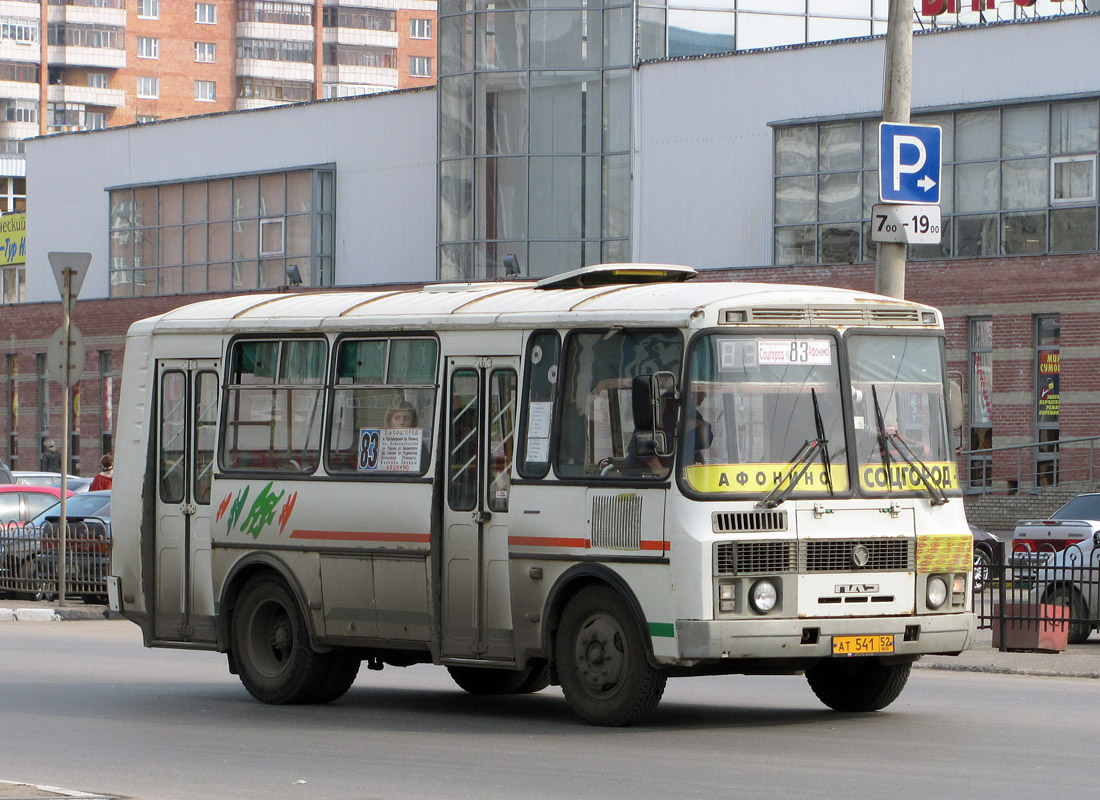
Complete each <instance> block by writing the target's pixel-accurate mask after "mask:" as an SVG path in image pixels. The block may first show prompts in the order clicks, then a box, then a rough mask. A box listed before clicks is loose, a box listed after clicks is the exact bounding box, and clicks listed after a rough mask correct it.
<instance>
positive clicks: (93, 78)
mask: <svg viewBox="0 0 1100 800" xmlns="http://www.w3.org/2000/svg"><path fill="white" fill-rule="evenodd" d="M110 86H111V78H110V76H109V75H108V74H107V73H106V72H89V73H88V88H90V89H109V88H110Z"/></svg>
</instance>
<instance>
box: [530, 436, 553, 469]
mask: <svg viewBox="0 0 1100 800" xmlns="http://www.w3.org/2000/svg"><path fill="white" fill-rule="evenodd" d="M527 460H528V461H529V462H531V463H540V464H545V463H546V462H547V461H549V460H550V440H549V439H536V438H534V437H529V438H528V439H527Z"/></svg>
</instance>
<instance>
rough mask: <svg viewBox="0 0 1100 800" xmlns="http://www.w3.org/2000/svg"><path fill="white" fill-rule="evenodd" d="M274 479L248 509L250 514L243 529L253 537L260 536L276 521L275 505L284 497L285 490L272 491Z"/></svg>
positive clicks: (242, 525)
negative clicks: (276, 492)
mask: <svg viewBox="0 0 1100 800" xmlns="http://www.w3.org/2000/svg"><path fill="white" fill-rule="evenodd" d="M273 485H274V481H270V482H269V483H268V484H267V486H265V487H264V488H263V490H262V491H261V492H260V495H259V497H257V498H256V501H255V502H254V503H253V504H252V508H250V509H249V510H248V516H247V517H246V518H245V520H244V522H242V523H241V530H242V531H244V532H245V533H251V534H252V538H253V539H259V538H260V532H261V531H263V529H264V528H265V527H267V526H268V525H270V524H271V523H272V522H274V521H275V506H277V505H278V504H279V501H280V500H282V499H283V495H284V494H286V492H285V491H282V492H279V493H278V494H275V492H273V491H271V487H272V486H273Z"/></svg>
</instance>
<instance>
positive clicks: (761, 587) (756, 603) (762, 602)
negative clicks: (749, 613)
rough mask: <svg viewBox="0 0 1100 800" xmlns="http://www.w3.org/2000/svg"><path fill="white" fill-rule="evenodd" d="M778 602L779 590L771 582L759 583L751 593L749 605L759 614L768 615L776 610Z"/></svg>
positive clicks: (753, 586) (755, 584) (754, 585)
mask: <svg viewBox="0 0 1100 800" xmlns="http://www.w3.org/2000/svg"><path fill="white" fill-rule="evenodd" d="M777 600H779V590H777V589H776V588H775V584H774V583H772V582H771V581H769V580H762V581H757V582H756V583H754V584H753V585H752V589H751V590H750V591H749V604H750V605H751V606H752V610H753V611H755V612H756V613H757V614H767V613H768V612H769V611H771V610H772V609H773V608H775V603H776V601H777Z"/></svg>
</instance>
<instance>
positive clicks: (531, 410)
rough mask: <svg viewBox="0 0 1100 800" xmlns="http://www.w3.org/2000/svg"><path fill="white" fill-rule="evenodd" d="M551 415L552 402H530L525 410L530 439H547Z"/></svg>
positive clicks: (552, 412)
mask: <svg viewBox="0 0 1100 800" xmlns="http://www.w3.org/2000/svg"><path fill="white" fill-rule="evenodd" d="M553 416H554V404H553V403H531V405H530V406H529V407H528V410H527V435H528V436H529V437H530V438H532V439H549V438H550V422H551V419H552V418H553ZM528 455H530V451H528Z"/></svg>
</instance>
